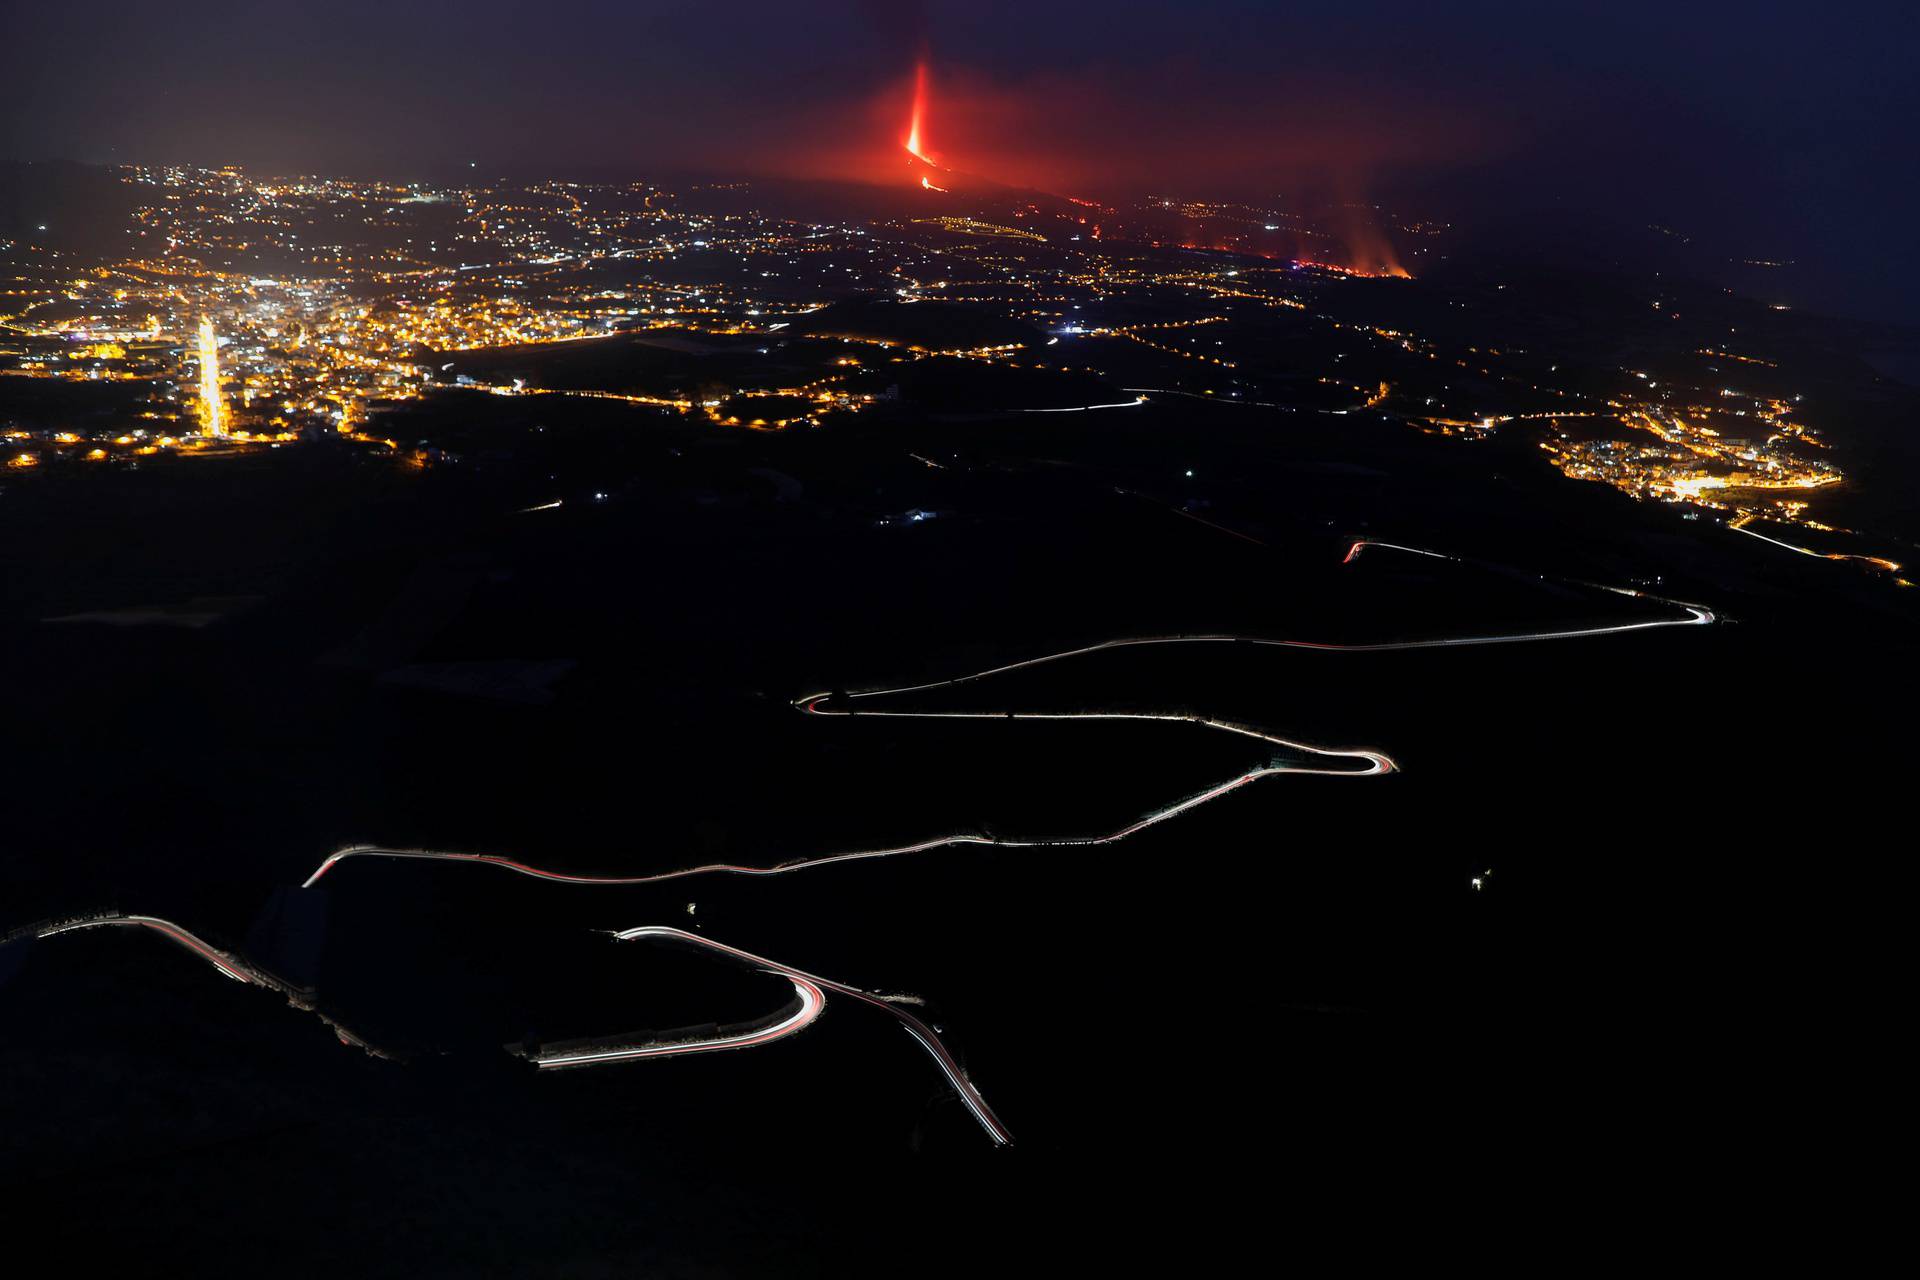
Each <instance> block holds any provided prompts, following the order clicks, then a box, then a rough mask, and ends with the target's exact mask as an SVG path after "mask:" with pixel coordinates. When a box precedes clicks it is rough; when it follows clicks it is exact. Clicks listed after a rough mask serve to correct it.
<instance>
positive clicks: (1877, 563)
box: [1727, 522, 1900, 573]
mask: <svg viewBox="0 0 1920 1280" xmlns="http://www.w3.org/2000/svg"><path fill="white" fill-rule="evenodd" d="M1727 528H1729V529H1732V530H1733V531H1734V532H1735V533H1744V534H1746V535H1747V536H1748V537H1749V538H1758V539H1760V541H1762V542H1771V543H1772V544H1773V545H1774V546H1776V547H1785V548H1786V549H1787V550H1789V551H1797V552H1799V553H1800V554H1801V555H1803V556H1812V557H1813V558H1814V559H1816V560H1859V561H1861V562H1863V563H1865V564H1870V565H1872V566H1873V567H1874V568H1876V569H1884V570H1885V571H1886V572H1888V573H1898V572H1900V565H1899V563H1898V562H1897V561H1893V560H1889V559H1887V558H1886V557H1885V556H1865V555H1850V554H1847V553H1845V552H1841V551H1815V550H1814V549H1813V548H1811V547H1803V546H1799V545H1798V544H1796V543H1792V542H1784V541H1782V540H1781V539H1779V538H1769V537H1768V536H1767V535H1766V534H1764V533H1755V532H1754V531H1753V530H1751V529H1749V528H1747V527H1746V525H1744V524H1740V523H1738V522H1735V523H1732V524H1729V525H1728V526H1727Z"/></svg>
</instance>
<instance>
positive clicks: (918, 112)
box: [906, 61, 933, 164]
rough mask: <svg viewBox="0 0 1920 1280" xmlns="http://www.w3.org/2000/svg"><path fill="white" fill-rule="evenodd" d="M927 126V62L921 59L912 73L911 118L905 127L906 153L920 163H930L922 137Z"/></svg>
mask: <svg viewBox="0 0 1920 1280" xmlns="http://www.w3.org/2000/svg"><path fill="white" fill-rule="evenodd" d="M926 127H927V64H926V63H925V62H924V61H923V62H921V63H920V65H919V66H918V67H916V68H915V69H914V73H913V120H912V123H911V124H909V125H908V127H907V142H906V146H907V154H908V155H910V156H912V157H913V158H914V159H916V160H918V161H920V162H921V163H922V164H932V163H933V161H932V159H930V158H929V157H928V155H927V152H926V148H925V147H924V146H923V145H922V139H923V138H924V136H925V134H926Z"/></svg>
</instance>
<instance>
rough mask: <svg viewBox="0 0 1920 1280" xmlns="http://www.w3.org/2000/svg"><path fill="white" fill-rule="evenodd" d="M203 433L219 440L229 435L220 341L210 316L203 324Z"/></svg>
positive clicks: (201, 364)
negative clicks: (221, 378)
mask: <svg viewBox="0 0 1920 1280" xmlns="http://www.w3.org/2000/svg"><path fill="white" fill-rule="evenodd" d="M200 433H201V434H202V435H207V436H212V437H214V438H215V439H219V440H224V439H225V438H226V435H227V405H226V401H224V400H222V399H221V398H220V339H219V338H217V337H216V336H214V332H213V320H212V319H211V318H210V317H203V318H202V319H201V321H200Z"/></svg>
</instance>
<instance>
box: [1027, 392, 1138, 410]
mask: <svg viewBox="0 0 1920 1280" xmlns="http://www.w3.org/2000/svg"><path fill="white" fill-rule="evenodd" d="M1146 402H1147V398H1146V397H1145V396H1141V397H1140V398H1139V399H1137V400H1117V401H1115V402H1114V403H1112V404H1077V405H1074V406H1073V407H1072V408H1070V409H1023V410H1021V412H1022V413H1091V412H1093V411H1094V410H1095V409H1138V408H1139V407H1140V406H1141V405H1143V404H1145V403H1146Z"/></svg>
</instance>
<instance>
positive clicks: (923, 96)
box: [901, 58, 949, 192]
mask: <svg viewBox="0 0 1920 1280" xmlns="http://www.w3.org/2000/svg"><path fill="white" fill-rule="evenodd" d="M927 81H928V75H927V60H926V59H925V58H922V59H920V63H919V65H918V66H916V67H915V68H914V71H913V117H912V119H911V120H910V121H909V122H908V124H907V140H906V141H905V142H904V143H903V144H901V145H902V146H903V147H905V149H906V152H907V156H908V164H909V166H914V165H916V164H917V165H921V166H925V167H926V168H928V169H933V170H935V171H937V172H939V173H947V172H949V170H948V169H947V167H946V166H945V165H943V164H941V163H940V162H939V161H937V160H935V159H934V158H933V157H932V156H930V155H928V154H927V148H926V132H927V102H928V97H929V95H928V89H927ZM920 185H921V186H922V187H923V188H925V189H926V190H928V191H941V192H944V191H946V190H947V188H946V187H943V186H941V185H939V184H938V183H936V182H934V180H933V175H932V174H927V173H922V174H921V175H920Z"/></svg>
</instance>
